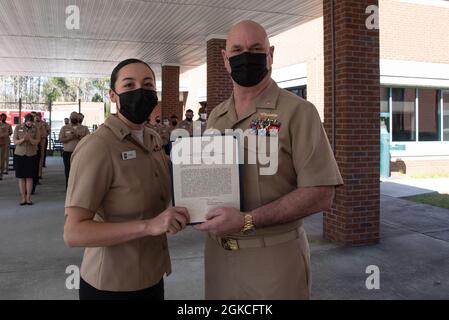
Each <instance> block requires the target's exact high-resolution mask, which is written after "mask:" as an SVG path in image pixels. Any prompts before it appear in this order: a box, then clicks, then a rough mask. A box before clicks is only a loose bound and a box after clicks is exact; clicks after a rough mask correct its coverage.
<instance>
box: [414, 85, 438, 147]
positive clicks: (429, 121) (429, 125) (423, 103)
mask: <svg viewBox="0 0 449 320" xmlns="http://www.w3.org/2000/svg"><path fill="white" fill-rule="evenodd" d="M418 99H419V103H418V105H419V125H418V128H419V141H440V112H439V108H440V93H439V91H438V90H434V89H419V90H418Z"/></svg>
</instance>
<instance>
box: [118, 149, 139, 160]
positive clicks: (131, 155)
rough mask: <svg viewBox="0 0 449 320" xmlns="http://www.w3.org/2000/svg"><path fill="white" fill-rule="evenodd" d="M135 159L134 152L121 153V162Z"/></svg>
mask: <svg viewBox="0 0 449 320" xmlns="http://www.w3.org/2000/svg"><path fill="white" fill-rule="evenodd" d="M136 158H137V152H136V150H131V151H126V152H122V160H132V159H136Z"/></svg>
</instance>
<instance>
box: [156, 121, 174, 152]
mask: <svg viewBox="0 0 449 320" xmlns="http://www.w3.org/2000/svg"><path fill="white" fill-rule="evenodd" d="M155 130H156V132H157V133H158V134H159V136H160V137H161V140H162V147H164V149H165V148H166V146H167V145H168V143H169V142H170V133H171V130H170V126H169V125H167V122H165V123H160V122H159V123H156V125H155Z"/></svg>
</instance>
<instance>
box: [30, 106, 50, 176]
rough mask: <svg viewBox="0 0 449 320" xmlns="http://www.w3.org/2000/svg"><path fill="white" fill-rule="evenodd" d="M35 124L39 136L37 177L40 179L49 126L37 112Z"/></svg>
mask: <svg viewBox="0 0 449 320" xmlns="http://www.w3.org/2000/svg"><path fill="white" fill-rule="evenodd" d="M34 124H35V126H36V127H37V128H38V129H39V133H40V136H41V141H40V144H39V146H40V147H39V148H40V154H39V172H38V177H39V179H42V167H43V165H44V157H45V153H46V151H47V150H46V141H47V137H48V135H49V134H50V126H49V125H48V124H47V122H45V121H42V119H41V116H40V114H39V113H37V114H36V116H35V119H34Z"/></svg>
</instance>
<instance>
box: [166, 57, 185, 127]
mask: <svg viewBox="0 0 449 320" xmlns="http://www.w3.org/2000/svg"><path fill="white" fill-rule="evenodd" d="M161 114H162V117H170V116H172V115H173V114H175V115H177V116H178V118H179V119H180V120H182V117H183V110H182V105H181V107H180V103H179V66H176V65H168V64H167V65H163V66H162V104H161Z"/></svg>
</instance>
